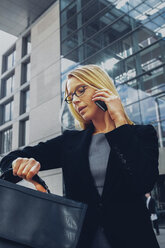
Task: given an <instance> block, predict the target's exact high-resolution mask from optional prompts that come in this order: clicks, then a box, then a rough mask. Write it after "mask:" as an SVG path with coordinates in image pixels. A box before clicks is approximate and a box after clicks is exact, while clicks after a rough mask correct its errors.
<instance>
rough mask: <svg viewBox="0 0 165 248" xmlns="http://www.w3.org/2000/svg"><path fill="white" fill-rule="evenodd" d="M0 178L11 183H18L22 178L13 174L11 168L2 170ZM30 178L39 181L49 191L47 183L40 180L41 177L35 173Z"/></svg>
mask: <svg viewBox="0 0 165 248" xmlns="http://www.w3.org/2000/svg"><path fill="white" fill-rule="evenodd" d="M0 179H3V180H6V181H8V182H12V183H18V182H20V181H21V180H22V178H20V177H18V176H14V175H13V169H12V168H10V169H8V170H6V171H4V172H3V173H2V174H1V176H0ZM32 180H33V181H35V182H37V183H39V184H40V185H41V186H42V187H43V188H44V189H45V190H46V191H47V192H48V193H51V192H50V190H49V188H48V186H47V184H46V183H45V181H44V180H42V179H41V177H39V176H38V175H37V174H36V175H34V177H32Z"/></svg>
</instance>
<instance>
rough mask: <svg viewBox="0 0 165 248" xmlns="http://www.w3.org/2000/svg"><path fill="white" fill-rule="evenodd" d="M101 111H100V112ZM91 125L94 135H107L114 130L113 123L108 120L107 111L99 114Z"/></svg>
mask: <svg viewBox="0 0 165 248" xmlns="http://www.w3.org/2000/svg"><path fill="white" fill-rule="evenodd" d="M101 111H102V110H101ZM92 122H93V125H94V127H95V131H94V134H96V133H107V132H110V131H112V130H113V129H115V123H114V121H113V120H112V119H111V118H110V115H109V113H108V111H106V112H101V113H100V114H99V115H97V116H96V117H95V118H94V119H93V120H92Z"/></svg>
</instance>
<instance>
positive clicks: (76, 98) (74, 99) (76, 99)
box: [72, 95, 80, 104]
mask: <svg viewBox="0 0 165 248" xmlns="http://www.w3.org/2000/svg"><path fill="white" fill-rule="evenodd" d="M79 101H80V99H79V97H78V96H76V95H74V96H73V100H72V102H73V103H74V104H75V103H76V102H79Z"/></svg>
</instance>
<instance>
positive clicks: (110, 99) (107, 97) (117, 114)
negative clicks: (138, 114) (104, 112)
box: [92, 89, 126, 122]
mask: <svg viewBox="0 0 165 248" xmlns="http://www.w3.org/2000/svg"><path fill="white" fill-rule="evenodd" d="M97 100H100V101H103V102H105V104H106V105H107V109H108V112H109V115H110V117H111V119H112V120H113V121H114V122H117V121H121V120H125V121H126V118H125V114H124V111H123V107H122V103H121V100H120V97H119V96H116V95H114V94H113V93H112V92H111V91H110V90H109V89H100V90H96V91H95V94H94V95H93V98H92V101H97Z"/></svg>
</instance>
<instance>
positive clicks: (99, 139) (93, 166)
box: [89, 133, 112, 248]
mask: <svg viewBox="0 0 165 248" xmlns="http://www.w3.org/2000/svg"><path fill="white" fill-rule="evenodd" d="M109 154H110V146H109V143H108V141H107V139H106V137H105V134H104V133H98V134H95V135H93V136H92V140H91V144H90V148H89V165H90V170H91V173H92V176H93V178H94V182H95V186H96V188H97V190H98V192H99V194H100V195H101V194H102V191H103V186H104V181H105V175H106V169H107V164H108V159H109ZM91 248H112V247H111V246H110V244H109V243H108V241H107V239H106V237H105V235H104V232H103V229H102V227H101V226H99V228H98V230H97V232H96V235H95V237H94V240H93V244H92V247H91Z"/></svg>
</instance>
